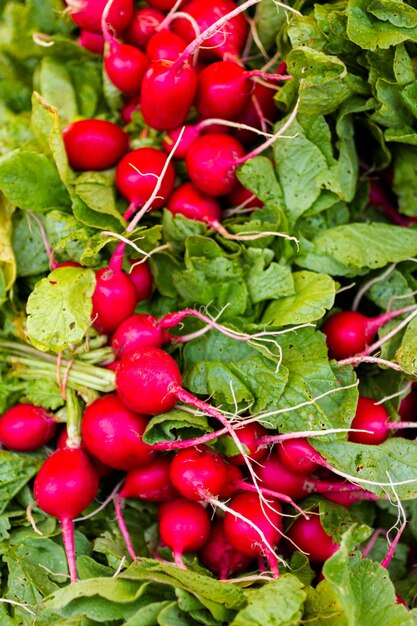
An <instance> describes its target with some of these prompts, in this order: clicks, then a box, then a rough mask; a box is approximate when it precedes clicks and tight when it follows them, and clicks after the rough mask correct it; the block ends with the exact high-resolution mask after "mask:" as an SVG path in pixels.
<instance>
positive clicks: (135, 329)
mask: <svg viewBox="0 0 417 626" xmlns="http://www.w3.org/2000/svg"><path fill="white" fill-rule="evenodd" d="M168 341H169V335H168V333H167V332H166V331H164V329H163V328H160V326H158V319H157V318H156V317H153V315H148V314H146V313H139V314H138V315H132V317H128V318H127V319H125V320H124V321H123V322H122V323H121V324H120V325H119V326H118V328H117V329H116V332H115V333H114V335H113V337H112V339H111V342H110V345H111V347H112V348H113V351H114V354H115V356H116V359H120V358H122V357H123V356H125V355H126V354H128V353H129V352H132V351H134V350H137V349H143V350H146V349H147V348H162V346H163V345H164V344H165V343H167V342H168Z"/></svg>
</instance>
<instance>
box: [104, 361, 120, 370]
mask: <svg viewBox="0 0 417 626" xmlns="http://www.w3.org/2000/svg"><path fill="white" fill-rule="evenodd" d="M103 367H105V368H106V369H108V370H111V371H112V372H115V371H116V369H117V368H118V367H119V361H118V360H117V359H116V360H115V361H112V362H111V363H106V365H104V366H103Z"/></svg>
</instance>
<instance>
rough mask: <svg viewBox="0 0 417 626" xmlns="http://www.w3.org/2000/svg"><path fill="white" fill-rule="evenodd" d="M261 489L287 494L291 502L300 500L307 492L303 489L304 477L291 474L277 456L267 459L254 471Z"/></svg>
mask: <svg viewBox="0 0 417 626" xmlns="http://www.w3.org/2000/svg"><path fill="white" fill-rule="evenodd" d="M256 472H257V474H258V476H259V480H260V482H261V484H262V486H263V487H266V488H267V489H273V490H274V491H280V492H282V493H285V494H287V495H288V496H290V498H292V499H293V500H295V501H297V500H301V498H304V497H305V496H306V495H308V493H309V491H308V490H307V489H306V488H305V486H304V485H305V476H303V475H302V474H299V473H298V474H296V473H295V472H291V471H290V470H289V469H287V468H286V467H285V465H284V464H283V463H282V462H281V461H280V460H279V458H278V456H274V455H272V454H271V456H269V457H267V458H266V459H264V460H263V462H262V463H261V465H260V466H259V467H258V468H257V470H256Z"/></svg>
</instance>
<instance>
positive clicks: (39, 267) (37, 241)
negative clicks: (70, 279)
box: [12, 211, 49, 277]
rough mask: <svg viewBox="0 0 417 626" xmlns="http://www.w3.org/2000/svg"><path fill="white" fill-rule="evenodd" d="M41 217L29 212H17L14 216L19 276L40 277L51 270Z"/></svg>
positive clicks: (14, 241) (15, 249)
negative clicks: (43, 238)
mask: <svg viewBox="0 0 417 626" xmlns="http://www.w3.org/2000/svg"><path fill="white" fill-rule="evenodd" d="M37 219H39V220H40V223H41V225H42V226H43V225H44V220H43V219H42V217H41V216H35V217H34V216H33V214H32V213H30V212H27V211H16V213H15V214H14V216H13V234H12V245H13V252H14V255H15V259H16V271H17V276H19V277H22V276H39V274H42V273H44V272H46V271H48V270H49V259H48V255H47V253H46V250H45V244H44V242H43V240H42V233H41V229H40V226H39V223H38V221H37Z"/></svg>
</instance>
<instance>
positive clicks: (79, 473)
mask: <svg viewBox="0 0 417 626" xmlns="http://www.w3.org/2000/svg"><path fill="white" fill-rule="evenodd" d="M98 485H99V478H98V473H97V470H96V469H95V467H94V464H93V462H92V461H91V460H90V458H89V456H88V454H87V452H85V451H84V450H82V449H81V448H63V449H62V450H57V451H56V452H54V453H53V454H52V455H51V456H50V457H48V458H47V459H46V461H44V463H43V465H42V467H41V469H40V470H39V472H38V475H37V476H36V478H35V483H34V496H35V499H36V502H37V503H38V505H39V507H40V508H41V509H42V510H43V511H45V513H48V515H52V516H53V517H56V518H57V519H59V521H60V523H61V527H62V537H63V540H64V547H65V552H66V555H67V560H68V568H69V572H70V578H71V582H72V583H73V582H76V580H77V570H76V563H75V551H74V525H73V519H74V518H75V517H77V515H79V514H80V513H82V511H84V509H86V508H87V507H88V506H89V505H90V504H91V503H92V502H93V500H94V498H95V497H96V494H97V490H98Z"/></svg>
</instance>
